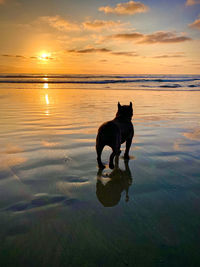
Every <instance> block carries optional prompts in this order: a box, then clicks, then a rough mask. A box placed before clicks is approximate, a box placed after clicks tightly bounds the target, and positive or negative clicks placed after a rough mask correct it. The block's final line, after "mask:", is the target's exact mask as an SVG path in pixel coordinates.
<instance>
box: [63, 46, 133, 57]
mask: <svg viewBox="0 0 200 267" xmlns="http://www.w3.org/2000/svg"><path fill="white" fill-rule="evenodd" d="M67 52H68V53H74V54H89V53H106V54H110V55H114V56H129V57H130V56H131V57H132V56H138V54H137V53H136V52H127V51H118V52H116V51H112V50H110V49H108V48H94V47H91V48H86V49H81V50H76V49H71V50H67Z"/></svg>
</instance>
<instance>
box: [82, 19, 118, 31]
mask: <svg viewBox="0 0 200 267" xmlns="http://www.w3.org/2000/svg"><path fill="white" fill-rule="evenodd" d="M121 25H123V23H121V22H120V21H112V20H108V21H106V20H94V21H85V22H83V26H84V28H86V29H89V30H97V29H102V28H105V27H116V26H121Z"/></svg>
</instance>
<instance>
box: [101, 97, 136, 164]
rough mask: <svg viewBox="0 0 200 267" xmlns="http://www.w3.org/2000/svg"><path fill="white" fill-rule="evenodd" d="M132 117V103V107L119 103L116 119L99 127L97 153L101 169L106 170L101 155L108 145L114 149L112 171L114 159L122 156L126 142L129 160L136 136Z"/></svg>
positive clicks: (110, 160)
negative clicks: (123, 145) (122, 147)
mask: <svg viewBox="0 0 200 267" xmlns="http://www.w3.org/2000/svg"><path fill="white" fill-rule="evenodd" d="M132 116H133V107H132V102H130V105H124V106H121V105H120V103H119V102H118V111H117V113H116V117H115V118H114V119H113V120H111V121H108V122H105V123H104V124H102V125H101V126H100V127H99V130H98V133H97V138H96V152H97V162H98V166H99V169H104V168H105V165H104V164H103V163H102V161H101V153H102V151H103V148H104V146H106V145H107V146H109V147H111V148H112V153H111V155H110V159H109V168H110V169H113V168H114V164H113V159H114V157H115V156H116V155H120V153H121V151H120V147H121V144H123V143H124V142H126V150H125V153H124V158H125V159H129V150H130V147H131V143H132V139H133V136H134V127H133V124H132V122H131V119H132Z"/></svg>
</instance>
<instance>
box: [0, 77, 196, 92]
mask: <svg viewBox="0 0 200 267" xmlns="http://www.w3.org/2000/svg"><path fill="white" fill-rule="evenodd" d="M5 84H6V86H7V87H8V88H13V84H15V85H14V88H16V89H26V88H29V89H39V88H42V87H44V86H45V85H46V86H47V84H48V88H50V89H58V88H62V89H69V88H78V89H84V88H85V89H88V88H92V89H115V90H116V89H118V90H120V89H123V90H125V89H126V90H153V91H155V90H158V91H159V90H160V91H164V90H167V91H169V90H179V91H199V90H200V75H64V74H50V75H42V74H20V75H18V74H1V75H0V88H2V87H4V86H5ZM122 87H123V88H122Z"/></svg>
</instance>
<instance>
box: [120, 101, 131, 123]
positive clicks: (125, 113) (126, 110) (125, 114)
mask: <svg viewBox="0 0 200 267" xmlns="http://www.w3.org/2000/svg"><path fill="white" fill-rule="evenodd" d="M116 115H117V117H122V118H127V119H130V120H131V118H132V116H133V105H132V102H130V105H124V106H121V105H120V103H119V102H118V111H117V114H116Z"/></svg>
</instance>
